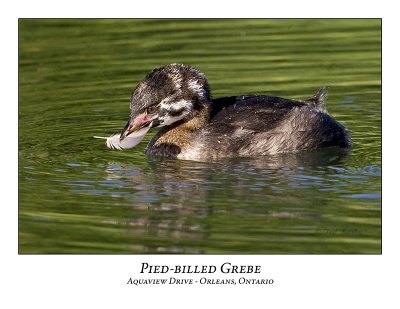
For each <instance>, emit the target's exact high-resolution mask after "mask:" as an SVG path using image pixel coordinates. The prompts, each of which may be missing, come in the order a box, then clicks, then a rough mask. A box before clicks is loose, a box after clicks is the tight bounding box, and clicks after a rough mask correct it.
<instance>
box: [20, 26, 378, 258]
mask: <svg viewBox="0 0 400 309" xmlns="http://www.w3.org/2000/svg"><path fill="white" fill-rule="evenodd" d="M380 35H381V32H380V20H374V19H370V20H351V19H347V20H334V19H331V20H301V19H300V20H245V19H244V20H73V19H72V20H20V22H19V251H20V253H229V254H231V253H263V254H266V253H380V250H381V54H380V51H381V49H380V47H381V36H380ZM173 62H183V63H189V64H192V65H193V66H195V67H196V68H198V69H199V70H200V71H202V72H204V73H205V74H206V75H207V77H208V79H209V83H210V85H211V88H212V95H213V97H215V98H217V97H220V96H225V95H240V94H251V93H257V94H265V95H273V96H282V97H287V98H293V99H306V98H308V97H310V96H312V95H313V94H314V93H315V92H316V91H317V90H318V89H319V88H320V87H322V86H324V85H328V86H330V89H331V90H330V95H329V98H328V103H327V104H328V110H329V111H330V113H331V114H333V115H334V116H335V117H336V119H338V120H339V121H340V122H341V123H343V124H344V125H345V126H346V127H348V128H349V130H350V131H351V132H352V137H353V143H354V145H353V148H352V150H351V152H350V153H347V154H346V153H343V152H342V151H338V150H335V149H325V150H320V151H313V152H307V153H301V154H287V155H281V156H270V157H259V158H235V159H229V160H220V161H217V162H193V161H178V160H153V159H148V158H146V156H145V155H144V154H143V150H144V147H145V146H146V143H147V142H148V141H149V140H150V138H151V136H152V135H153V134H154V133H155V132H153V131H151V132H150V134H148V136H146V138H145V140H144V141H143V142H142V143H141V144H139V145H138V146H137V147H136V148H135V149H132V150H129V151H111V150H108V149H106V147H105V145H104V144H103V142H101V141H99V140H96V139H93V138H92V136H93V135H102V136H104V135H106V136H107V135H111V134H112V133H116V132H118V131H120V130H121V129H122V128H123V126H124V125H125V122H126V120H127V118H128V116H129V99H130V92H131V90H132V88H133V87H134V86H135V85H136V84H137V83H138V81H140V80H141V79H142V78H143V77H144V76H145V75H146V74H147V73H148V72H149V71H151V70H152V69H153V68H155V67H157V66H160V65H162V64H167V63H173Z"/></svg>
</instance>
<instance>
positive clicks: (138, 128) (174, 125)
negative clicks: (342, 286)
mask: <svg viewBox="0 0 400 309" xmlns="http://www.w3.org/2000/svg"><path fill="white" fill-rule="evenodd" d="M326 94H327V88H326V87H324V88H322V89H321V90H319V91H318V92H317V93H316V94H315V95H314V96H313V97H312V98H310V99H308V100H305V101H297V100H289V99H284V98H279V97H270V96H264V95H241V96H231V97H223V98H219V99H215V100H212V99H211V95H210V89H209V86H208V82H207V79H206V77H205V76H204V74H202V73H200V72H199V71H197V70H196V69H194V68H193V67H191V66H188V65H183V64H169V65H165V66H162V67H159V68H157V69H155V70H153V71H152V72H151V73H149V74H148V75H147V76H146V77H145V78H144V79H143V80H142V81H141V82H140V83H139V85H138V86H137V87H136V88H135V89H134V91H133V93H132V97H131V115H130V119H129V121H128V123H127V124H126V126H125V128H124V129H123V131H122V133H121V135H120V137H119V139H118V140H117V142H116V144H113V143H114V142H112V141H111V142H109V143H108V144H107V145H108V146H109V147H111V148H131V147H133V146H134V145H136V144H137V143H138V142H139V141H140V140H141V139H142V138H143V137H144V135H145V134H146V133H147V131H148V129H149V128H161V129H160V130H159V132H158V133H157V134H156V135H155V136H154V137H153V139H152V140H151V141H150V143H149V145H148V146H147V148H146V150H145V153H146V154H147V155H149V156H158V157H169V158H178V159H187V160H210V159H217V158H222V157H236V156H263V155H270V154H277V153H285V152H297V151H302V150H310V149H316V148H321V147H330V146H338V147H349V146H350V145H351V139H350V135H349V133H348V131H347V130H346V129H345V128H344V127H343V126H342V125H341V124H340V123H338V122H337V121H336V120H335V119H334V118H333V117H332V116H330V115H329V114H328V113H327V111H326V109H325V97H326ZM134 132H135V133H134ZM133 137H135V138H136V141H135V142H134V143H128V142H127V141H128V140H129V138H133ZM115 140H116V139H114V141H115ZM124 142H125V143H126V144H125V145H124Z"/></svg>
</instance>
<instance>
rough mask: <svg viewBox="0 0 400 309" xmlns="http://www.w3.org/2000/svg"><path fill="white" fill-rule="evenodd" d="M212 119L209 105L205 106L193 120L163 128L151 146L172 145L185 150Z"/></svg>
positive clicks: (197, 112)
mask: <svg viewBox="0 0 400 309" xmlns="http://www.w3.org/2000/svg"><path fill="white" fill-rule="evenodd" d="M209 119H210V106H209V104H206V105H203V106H202V108H201V109H200V110H198V111H196V114H195V116H194V117H193V118H191V119H190V120H187V121H179V122H177V123H175V124H172V125H170V126H167V127H164V128H161V129H160V131H158V133H157V134H156V135H155V136H154V138H153V139H152V140H151V142H150V145H149V146H153V145H154V146H156V147H157V146H159V145H161V144H171V145H175V146H177V147H179V148H180V149H184V148H185V147H186V146H188V144H189V143H190V141H191V140H192V139H193V136H194V135H195V134H196V133H198V131H200V130H201V129H202V128H204V127H205V126H206V125H207V124H208V122H209Z"/></svg>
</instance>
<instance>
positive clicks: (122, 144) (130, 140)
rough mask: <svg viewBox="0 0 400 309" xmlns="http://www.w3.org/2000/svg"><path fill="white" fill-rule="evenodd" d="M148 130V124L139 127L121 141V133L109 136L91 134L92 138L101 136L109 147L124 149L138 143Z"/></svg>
mask: <svg viewBox="0 0 400 309" xmlns="http://www.w3.org/2000/svg"><path fill="white" fill-rule="evenodd" d="M149 130H150V126H147V127H144V128H141V129H140V130H138V131H135V132H132V133H131V134H129V135H128V136H126V137H125V138H124V139H123V140H122V141H120V136H121V133H118V134H114V135H111V136H110V137H102V136H93V137H94V138H101V139H105V140H106V145H107V147H108V148H110V149H117V150H124V149H131V148H133V147H135V146H136V145H137V144H139V143H140V142H141V141H142V139H143V138H144V136H145V135H146V133H147V131H149Z"/></svg>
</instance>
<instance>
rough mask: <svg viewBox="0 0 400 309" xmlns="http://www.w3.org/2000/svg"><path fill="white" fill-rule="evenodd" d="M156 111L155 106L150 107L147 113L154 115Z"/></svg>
mask: <svg viewBox="0 0 400 309" xmlns="http://www.w3.org/2000/svg"><path fill="white" fill-rule="evenodd" d="M156 110H157V107H156V106H150V107H148V108H147V113H148V114H154V113H155V112H156Z"/></svg>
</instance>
